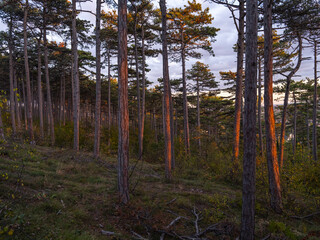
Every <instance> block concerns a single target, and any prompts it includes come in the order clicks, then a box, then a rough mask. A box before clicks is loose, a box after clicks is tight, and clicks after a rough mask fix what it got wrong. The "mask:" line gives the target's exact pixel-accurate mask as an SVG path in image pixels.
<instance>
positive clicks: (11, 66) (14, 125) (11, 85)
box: [8, 13, 26, 135]
mask: <svg viewBox="0 0 320 240" xmlns="http://www.w3.org/2000/svg"><path fill="white" fill-rule="evenodd" d="M25 15H26V13H25ZM12 24H13V23H12V17H11V19H10V26H9V42H8V43H9V71H10V73H9V74H10V77H9V79H10V117H11V127H12V133H13V135H15V134H16V118H15V112H14V106H15V101H14V89H13V77H14V76H13V44H12V41H13V39H12V31H13V30H12V28H13V26H12Z"/></svg>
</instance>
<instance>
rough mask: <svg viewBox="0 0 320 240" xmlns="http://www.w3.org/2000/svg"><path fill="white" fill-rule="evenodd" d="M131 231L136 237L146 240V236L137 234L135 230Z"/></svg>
mask: <svg viewBox="0 0 320 240" xmlns="http://www.w3.org/2000/svg"><path fill="white" fill-rule="evenodd" d="M131 233H132V234H133V236H135V237H136V238H137V239H139V240H140V239H141V240H148V239H146V238H144V237H142V236H141V235H140V234H138V233H136V232H134V231H131Z"/></svg>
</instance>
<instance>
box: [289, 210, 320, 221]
mask: <svg viewBox="0 0 320 240" xmlns="http://www.w3.org/2000/svg"><path fill="white" fill-rule="evenodd" d="M319 214H320V211H318V212H314V213H310V214H308V215H305V216H290V217H291V218H295V219H299V220H302V219H305V218H310V217H313V216H315V215H319Z"/></svg>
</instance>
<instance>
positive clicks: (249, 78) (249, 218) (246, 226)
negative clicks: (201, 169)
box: [240, 0, 258, 240]
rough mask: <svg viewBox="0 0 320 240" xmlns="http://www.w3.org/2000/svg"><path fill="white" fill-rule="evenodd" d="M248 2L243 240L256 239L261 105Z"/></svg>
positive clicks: (253, 16) (251, 2)
mask: <svg viewBox="0 0 320 240" xmlns="http://www.w3.org/2000/svg"><path fill="white" fill-rule="evenodd" d="M257 4H258V2H257V1H255V0H247V15H246V16H247V17H246V22H247V27H246V39H247V40H246V74H245V75H246V78H245V106H244V119H243V120H244V129H243V142H244V152H243V186H242V216H241V235H240V239H241V240H253V239H254V212H255V211H254V210H255V209H254V208H255V172H256V119H257V118H256V103H257V30H258V28H257V22H258V17H257V15H258V14H257V8H258V6H257Z"/></svg>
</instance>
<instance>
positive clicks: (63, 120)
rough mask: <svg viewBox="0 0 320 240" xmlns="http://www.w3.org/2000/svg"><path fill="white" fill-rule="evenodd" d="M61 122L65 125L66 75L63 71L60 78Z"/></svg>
mask: <svg viewBox="0 0 320 240" xmlns="http://www.w3.org/2000/svg"><path fill="white" fill-rule="evenodd" d="M62 84H63V88H62V124H63V126H65V125H66V75H65V72H64V75H63V79H62Z"/></svg>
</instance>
